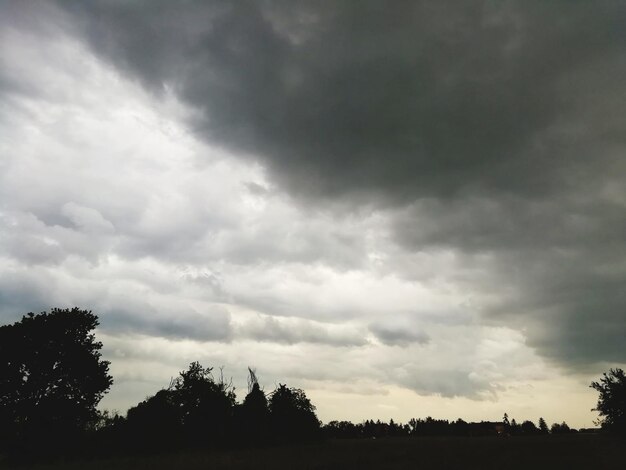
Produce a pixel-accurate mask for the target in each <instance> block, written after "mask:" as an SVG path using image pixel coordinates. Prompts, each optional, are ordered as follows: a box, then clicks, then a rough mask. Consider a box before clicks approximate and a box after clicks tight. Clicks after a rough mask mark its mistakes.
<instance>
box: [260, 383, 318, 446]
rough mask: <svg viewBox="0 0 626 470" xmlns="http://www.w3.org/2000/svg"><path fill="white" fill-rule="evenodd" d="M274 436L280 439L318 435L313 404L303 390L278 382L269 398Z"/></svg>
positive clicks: (306, 437) (308, 437) (307, 437)
mask: <svg viewBox="0 0 626 470" xmlns="http://www.w3.org/2000/svg"><path fill="white" fill-rule="evenodd" d="M268 405H269V410H270V419H271V423H272V430H273V434H274V436H276V437H277V438H279V439H282V440H294V439H310V438H313V437H316V436H317V435H318V432H319V429H320V422H319V420H318V419H317V416H316V415H315V406H313V404H312V403H311V401H310V400H309V399H308V398H307V396H306V394H305V393H304V391H302V390H300V389H298V388H288V387H287V386H286V385H283V384H279V386H278V388H277V389H276V390H274V391H273V392H272V394H271V395H270V399H269V403H268Z"/></svg>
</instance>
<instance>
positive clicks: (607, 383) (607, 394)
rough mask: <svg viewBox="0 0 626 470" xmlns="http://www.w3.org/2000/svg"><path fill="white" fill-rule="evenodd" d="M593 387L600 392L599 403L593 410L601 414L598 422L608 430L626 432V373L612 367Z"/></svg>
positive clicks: (592, 384) (619, 432)
mask: <svg viewBox="0 0 626 470" xmlns="http://www.w3.org/2000/svg"><path fill="white" fill-rule="evenodd" d="M590 387H591V388H593V389H595V390H597V391H598V393H600V396H599V397H598V404H597V405H596V407H595V408H594V409H593V410H592V411H597V412H598V414H599V415H600V419H599V420H598V424H600V425H601V426H602V428H603V429H606V430H607V431H610V432H614V433H618V434H626V374H624V371H623V370H622V369H610V371H609V373H608V374H607V373H604V374H603V376H602V378H601V379H600V381H599V382H591V385H590Z"/></svg>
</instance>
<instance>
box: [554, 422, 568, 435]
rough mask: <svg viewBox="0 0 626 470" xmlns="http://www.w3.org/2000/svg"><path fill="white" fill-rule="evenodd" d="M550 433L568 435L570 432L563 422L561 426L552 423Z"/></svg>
mask: <svg viewBox="0 0 626 470" xmlns="http://www.w3.org/2000/svg"><path fill="white" fill-rule="evenodd" d="M550 432H551V433H552V434H569V433H571V432H572V430H571V429H570V427H569V426H568V425H567V423H566V422H565V421H563V422H562V423H561V424H559V423H554V424H553V425H552V426H551V427H550Z"/></svg>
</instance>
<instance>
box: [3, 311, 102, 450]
mask: <svg viewBox="0 0 626 470" xmlns="http://www.w3.org/2000/svg"><path fill="white" fill-rule="evenodd" d="M97 326H98V318H97V316H96V315H94V314H93V313H91V311H87V310H80V309H78V308H73V309H52V310H51V311H50V312H49V313H48V312H42V313H41V314H39V315H35V314H33V313H29V314H27V315H25V316H24V317H23V318H22V319H21V320H20V321H18V322H16V323H14V324H12V325H5V326H2V327H0V421H1V424H0V428H1V429H2V433H3V434H4V436H2V437H3V438H4V439H3V442H4V443H10V442H12V443H13V444H12V445H16V443H17V442H21V443H25V442H33V440H35V439H38V438H42V439H45V440H46V441H45V442H48V443H53V442H55V441H57V440H61V439H64V438H65V437H64V436H67V435H68V434H76V433H80V432H81V431H83V430H85V429H86V428H87V427H89V426H90V425H91V424H92V423H94V422H95V421H96V420H97V419H98V412H97V410H96V406H97V404H98V402H99V401H100V399H101V398H102V396H103V395H104V394H105V393H106V392H107V390H108V389H109V387H110V386H111V384H112V383H113V380H112V378H111V376H110V375H109V374H108V371H109V363H108V362H107V361H103V360H101V354H100V349H101V348H102V343H99V342H97V341H96V340H95V337H94V335H93V333H91V332H92V331H93V330H94V329H95V328H96V327H97Z"/></svg>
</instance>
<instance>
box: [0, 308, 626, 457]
mask: <svg viewBox="0 0 626 470" xmlns="http://www.w3.org/2000/svg"><path fill="white" fill-rule="evenodd" d="M97 326H98V318H97V316H96V315H94V314H93V313H92V312H91V311H87V310H81V309H78V308H73V309H52V310H51V311H50V312H42V313H41V314H38V315H35V314H33V313H28V314H27V315H25V316H24V317H23V318H22V319H21V320H19V321H18V322H15V323H14V324H11V325H4V326H1V327H0V452H1V453H5V454H11V455H14V456H24V455H28V456H37V455H79V454H80V453H81V452H84V453H89V454H98V453H100V454H111V453H114V452H154V451H163V450H172V449H180V448H190V447H193V448H200V447H210V446H239V445H265V444H272V443H289V442H295V441H303V440H312V439H320V438H379V437H397V436H433V435H439V436H448V435H450V436H452V435H454V436H477V435H494V434H505V435H511V436H513V435H541V434H550V433H551V434H563V433H569V432H572V430H570V428H569V427H568V426H567V424H566V423H561V424H558V423H556V424H553V425H552V427H551V428H548V426H547V424H546V422H545V420H544V419H543V418H540V419H539V422H538V426H536V425H535V424H534V423H533V422H531V421H524V422H522V423H521V424H518V423H517V422H516V421H515V420H514V419H513V420H510V421H509V418H508V416H507V415H506V414H505V416H504V418H503V419H502V421H501V422H498V423H492V422H481V423H467V422H465V421H463V420H461V419H458V420H456V421H447V420H437V419H433V418H431V417H428V418H426V419H412V420H410V421H409V422H408V423H406V424H402V423H396V422H394V421H393V420H391V421H390V422H389V423H384V422H381V421H376V422H374V421H373V420H367V421H364V422H362V423H359V424H354V423H351V422H349V421H331V422H329V423H328V424H326V425H325V426H322V425H321V423H320V421H319V420H318V418H317V416H316V413H315V406H314V405H313V404H312V403H311V401H310V400H309V399H308V398H307V396H306V393H305V392H304V391H303V390H301V389H298V388H292V387H288V386H287V385H285V384H279V385H278V386H277V387H276V388H275V389H274V390H273V391H271V392H269V393H266V392H265V391H264V390H263V388H262V387H261V385H260V384H259V381H258V378H257V375H256V372H255V370H253V369H251V368H248V374H249V375H248V390H247V394H246V396H245V397H244V399H243V401H242V402H241V403H238V402H237V399H236V395H235V388H234V387H233V385H232V381H230V380H226V379H225V378H224V374H223V370H222V369H218V370H215V369H214V368H211V367H205V366H203V365H201V364H200V363H199V362H192V363H191V364H190V365H189V367H188V368H187V369H186V370H183V371H181V372H180V374H179V375H178V376H177V377H176V378H174V379H172V380H171V381H170V383H169V385H167V386H166V387H164V388H162V389H161V390H158V391H157V392H156V393H155V394H154V395H151V396H149V397H147V398H146V399H145V400H143V401H142V402H140V403H138V404H137V405H136V406H133V407H131V408H130V409H129V410H128V412H127V413H126V415H125V416H122V415H119V414H116V413H110V412H107V411H102V412H101V411H98V409H97V405H98V403H99V402H100V400H101V399H102V397H103V396H104V394H105V393H107V391H108V390H109V389H110V387H111V386H112V384H113V379H112V377H111V375H110V374H109V362H108V361H105V360H103V359H102V357H101V353H100V350H101V349H102V343H100V342H98V341H96V339H95V336H94V334H93V331H94V329H95V328H96V327H97ZM591 387H593V388H594V389H596V390H597V391H598V392H599V393H600V397H599V399H598V405H597V407H596V410H597V411H598V412H599V414H600V416H601V418H600V422H599V424H601V425H602V426H603V429H606V430H608V431H611V432H617V433H623V432H624V429H626V426H625V420H626V418H625V413H624V410H625V409H626V406H625V403H624V402H625V400H624V397H625V395H626V378H625V376H624V372H623V371H622V370H621V369H611V371H610V372H609V373H608V374H604V376H603V378H602V379H601V380H600V381H599V382H593V383H592V384H591Z"/></svg>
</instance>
